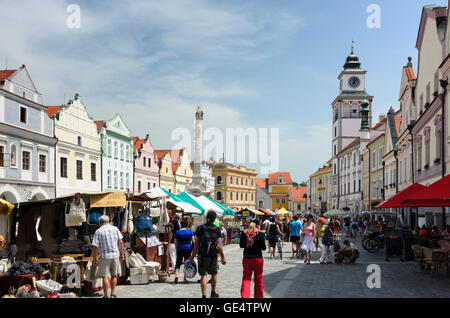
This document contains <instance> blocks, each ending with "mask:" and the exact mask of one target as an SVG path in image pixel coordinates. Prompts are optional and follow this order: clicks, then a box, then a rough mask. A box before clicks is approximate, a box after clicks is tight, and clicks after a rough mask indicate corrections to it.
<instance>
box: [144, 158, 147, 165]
mask: <svg viewBox="0 0 450 318" xmlns="http://www.w3.org/2000/svg"><path fill="white" fill-rule="evenodd" d="M143 162H144V167H146V164H147V158H145V157H144V159H143Z"/></svg>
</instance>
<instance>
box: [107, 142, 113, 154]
mask: <svg viewBox="0 0 450 318" xmlns="http://www.w3.org/2000/svg"><path fill="white" fill-rule="evenodd" d="M108 157H112V148H111V139H108Z"/></svg>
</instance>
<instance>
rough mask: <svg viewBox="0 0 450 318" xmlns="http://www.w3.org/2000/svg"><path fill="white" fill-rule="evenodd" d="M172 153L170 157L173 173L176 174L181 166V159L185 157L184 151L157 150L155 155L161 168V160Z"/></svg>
mask: <svg viewBox="0 0 450 318" xmlns="http://www.w3.org/2000/svg"><path fill="white" fill-rule="evenodd" d="M168 152H169V153H170V157H171V158H172V173H175V172H176V171H177V170H178V167H179V166H180V164H181V162H180V157H181V156H182V155H183V149H175V150H155V154H156V155H157V156H158V165H159V166H160V167H161V159H162V157H164V156H165V154H166V153H168Z"/></svg>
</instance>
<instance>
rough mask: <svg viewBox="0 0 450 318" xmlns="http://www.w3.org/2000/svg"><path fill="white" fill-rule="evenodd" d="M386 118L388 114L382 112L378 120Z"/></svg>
mask: <svg viewBox="0 0 450 318" xmlns="http://www.w3.org/2000/svg"><path fill="white" fill-rule="evenodd" d="M385 119H386V115H385V114H380V116H378V120H379V122H381V121H383V120H385Z"/></svg>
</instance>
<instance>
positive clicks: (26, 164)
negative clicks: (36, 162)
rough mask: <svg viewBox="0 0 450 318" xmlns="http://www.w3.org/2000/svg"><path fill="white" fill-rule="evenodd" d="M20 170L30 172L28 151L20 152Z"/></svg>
mask: <svg viewBox="0 0 450 318" xmlns="http://www.w3.org/2000/svg"><path fill="white" fill-rule="evenodd" d="M22 169H23V170H30V152H29V151H23V152H22Z"/></svg>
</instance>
